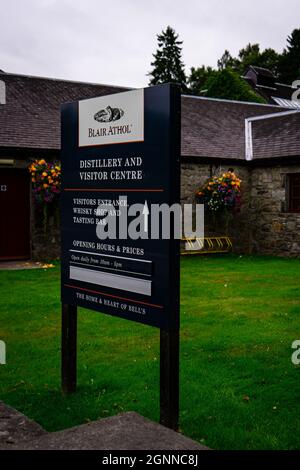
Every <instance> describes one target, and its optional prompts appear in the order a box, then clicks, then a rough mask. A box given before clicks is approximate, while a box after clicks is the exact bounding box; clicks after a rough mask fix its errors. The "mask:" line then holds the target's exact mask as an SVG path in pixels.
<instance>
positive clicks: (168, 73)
mask: <svg viewBox="0 0 300 470" xmlns="http://www.w3.org/2000/svg"><path fill="white" fill-rule="evenodd" d="M157 42H158V49H157V51H156V53H155V54H153V57H154V61H153V62H151V65H152V67H153V69H152V70H151V72H149V73H148V75H149V76H150V81H149V85H159V84H162V83H178V84H179V85H180V86H181V90H182V91H184V92H185V91H186V90H187V86H186V75H185V71H184V64H183V62H182V59H181V51H182V41H179V40H178V34H176V32H175V30H174V29H173V28H171V27H170V26H168V27H167V29H166V30H165V31H162V32H161V34H158V35H157Z"/></svg>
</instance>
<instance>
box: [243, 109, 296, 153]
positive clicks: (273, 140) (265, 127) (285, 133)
mask: <svg viewBox="0 0 300 470" xmlns="http://www.w3.org/2000/svg"><path fill="white" fill-rule="evenodd" d="M252 146H253V159H261V158H274V157H291V156H300V111H297V112H291V113H288V114H282V115H281V113H279V114H278V115H277V114H276V115H274V116H273V117H272V118H271V119H270V118H266V119H264V118H262V119H259V120H257V121H252Z"/></svg>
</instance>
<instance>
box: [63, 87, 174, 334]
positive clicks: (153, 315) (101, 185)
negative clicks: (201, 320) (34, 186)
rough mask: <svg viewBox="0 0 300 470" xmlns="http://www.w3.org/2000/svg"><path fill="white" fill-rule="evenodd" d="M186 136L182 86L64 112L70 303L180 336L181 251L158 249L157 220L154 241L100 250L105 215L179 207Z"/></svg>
mask: <svg viewBox="0 0 300 470" xmlns="http://www.w3.org/2000/svg"><path fill="white" fill-rule="evenodd" d="M132 107H135V108H136V109H134V110H132V109H131V108H132ZM101 113H102V114H101ZM113 113H115V120H114V114H113ZM97 119H98V120H97ZM99 119H100V121H99ZM101 119H102V120H101ZM135 126H136V127H135ZM179 134H180V94H179V91H178V89H177V87H175V86H172V85H162V86H157V87H152V88H147V89H144V90H134V91H132V92H131V91H129V92H124V93H118V94H116V95H110V96H105V97H99V98H95V99H94V98H93V99H90V100H84V101H82V102H79V103H78V102H76V103H70V104H65V105H63V107H62V212H61V220H62V302H63V303H65V304H70V305H77V306H81V307H86V308H89V309H92V310H97V311H99V312H103V313H107V314H110V315H117V316H120V317H122V318H126V319H129V320H134V321H137V322H141V323H146V324H148V325H152V326H156V327H160V328H178V324H179V315H178V302H179V297H178V296H179V293H178V292H179V241H178V240H172V239H171V240H166V239H156V240H152V239H151V238H150V237H151V234H150V231H151V220H150V216H148V214H145V217H148V220H147V221H146V223H147V227H146V230H147V232H148V238H147V239H137V240H131V239H130V238H127V239H110V236H109V234H108V238H107V239H106V240H100V239H99V238H98V237H97V234H96V224H97V221H99V220H100V218H99V217H97V215H96V210H97V207H98V206H99V205H101V204H104V203H110V204H112V205H113V207H114V208H115V210H116V212H117V211H118V209H119V204H120V203H119V200H120V199H121V200H126V201H127V205H128V207H130V206H131V205H132V204H135V203H140V204H145V207H146V208H147V209H150V208H151V204H164V203H166V204H168V205H169V206H171V205H172V204H173V203H179V202H180V193H179V191H180V189H179V178H180V176H179V175H180V168H179V165H180V163H179V158H180V149H179ZM122 197H123V199H122ZM124 197H125V198H126V199H124ZM129 222H130V217H128V223H129Z"/></svg>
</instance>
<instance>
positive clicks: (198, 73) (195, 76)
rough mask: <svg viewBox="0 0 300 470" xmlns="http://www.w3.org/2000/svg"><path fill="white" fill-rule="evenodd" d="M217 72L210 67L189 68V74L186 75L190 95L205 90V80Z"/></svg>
mask: <svg viewBox="0 0 300 470" xmlns="http://www.w3.org/2000/svg"><path fill="white" fill-rule="evenodd" d="M216 73H217V72H216V70H213V68H212V67H205V65H202V67H197V68H194V67H192V68H191V73H190V76H189V77H188V85H189V92H190V93H191V94H192V95H201V94H203V92H204V91H205V87H206V83H207V80H208V79H209V78H210V77H211V76H212V75H215V74H216Z"/></svg>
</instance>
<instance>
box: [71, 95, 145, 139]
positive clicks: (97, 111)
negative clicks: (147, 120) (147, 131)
mask: <svg viewBox="0 0 300 470" xmlns="http://www.w3.org/2000/svg"><path fill="white" fill-rule="evenodd" d="M78 119H79V123H78V126H79V135H78V140H79V142H78V145H79V147H88V146H91V145H93V146H95V145H108V144H123V143H126V142H143V141H144V90H143V89H141V90H132V91H127V92H124V93H117V94H115V95H108V96H101V97H98V98H91V99H88V100H83V101H79V109H78Z"/></svg>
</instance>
